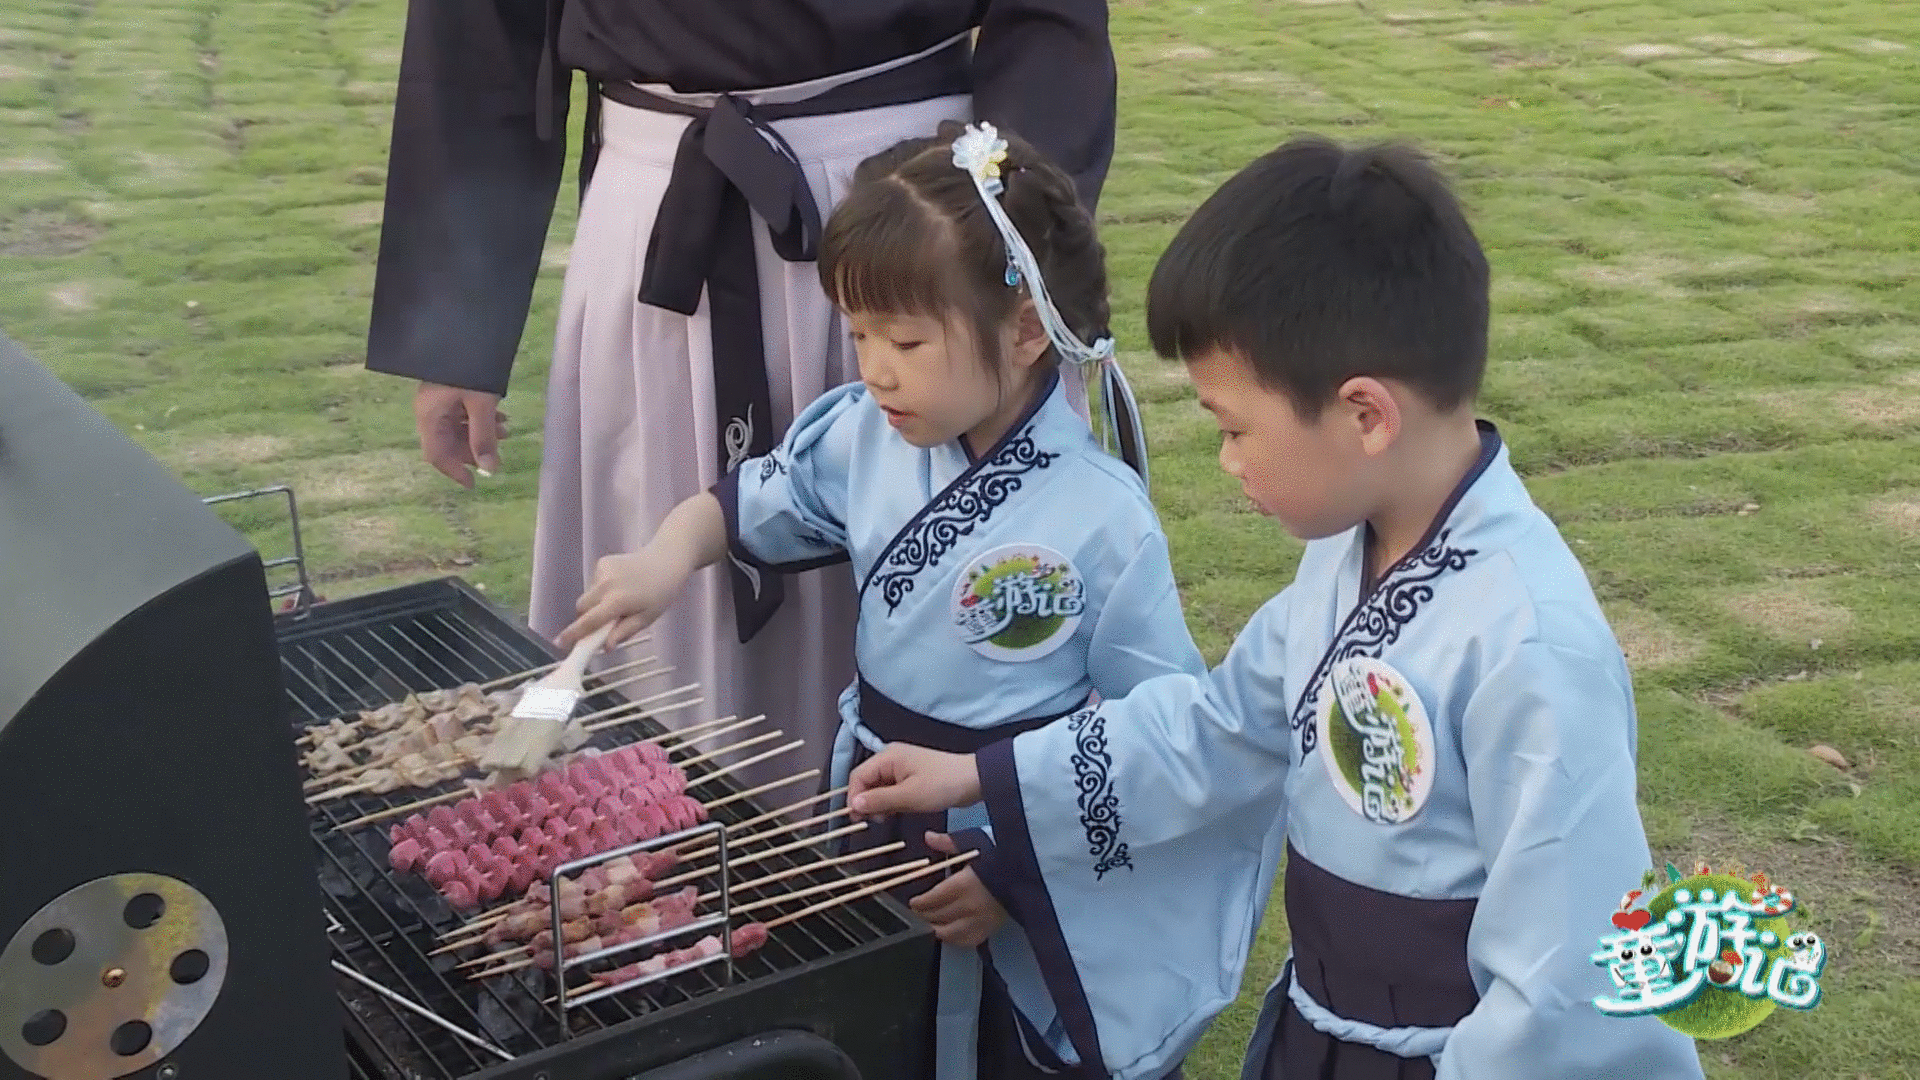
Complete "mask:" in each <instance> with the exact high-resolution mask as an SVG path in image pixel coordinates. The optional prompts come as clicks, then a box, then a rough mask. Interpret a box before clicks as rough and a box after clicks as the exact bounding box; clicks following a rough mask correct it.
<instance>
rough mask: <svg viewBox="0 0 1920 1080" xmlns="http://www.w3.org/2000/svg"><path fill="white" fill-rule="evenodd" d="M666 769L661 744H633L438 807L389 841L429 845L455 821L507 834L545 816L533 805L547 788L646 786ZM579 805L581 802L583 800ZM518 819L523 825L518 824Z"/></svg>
mask: <svg viewBox="0 0 1920 1080" xmlns="http://www.w3.org/2000/svg"><path fill="white" fill-rule="evenodd" d="M662 767H666V768H672V767H673V766H672V763H671V761H670V760H669V758H668V756H667V752H666V751H665V750H663V749H661V748H660V746H658V745H657V744H655V743H650V742H641V743H632V744H629V745H627V746H623V747H620V748H618V749H616V750H610V751H608V752H606V753H604V754H592V755H588V756H586V757H583V758H580V759H578V760H575V761H573V762H571V763H569V764H568V765H566V766H565V767H564V768H560V769H555V770H551V771H549V772H547V773H543V774H542V775H541V776H539V777H535V778H530V779H527V780H521V781H518V782H516V783H513V784H510V785H508V786H507V787H504V788H500V789H497V790H494V791H489V792H486V793H485V794H482V795H478V796H474V797H472V798H468V799H462V800H461V801H460V802H458V803H455V804H453V805H452V806H447V805H441V806H436V807H434V808H433V809H432V810H429V811H427V812H426V813H424V814H415V815H414V816H412V817H410V818H408V819H407V820H406V821H404V822H402V823H400V824H399V825H395V826H394V827H393V828H392V829H391V830H389V836H390V837H391V838H392V840H393V842H394V843H396V844H397V843H399V842H400V841H401V840H402V839H404V838H406V837H409V836H411V837H413V838H414V839H417V840H420V841H422V842H423V843H424V842H425V841H426V839H427V836H426V829H427V828H428V827H429V826H435V827H438V828H440V829H441V830H442V831H443V832H449V833H451V832H452V831H453V830H452V826H453V822H454V821H455V820H457V819H463V820H465V821H466V823H467V826H468V827H469V828H471V829H474V830H475V832H476V833H478V832H482V831H492V832H499V831H506V830H509V829H512V828H516V827H518V826H519V825H520V824H523V823H524V821H525V819H526V818H528V817H531V816H545V813H544V812H542V813H538V814H536V813H535V805H534V803H533V798H534V796H536V795H539V794H541V792H542V789H541V787H540V785H541V784H546V785H547V788H546V789H545V790H547V791H549V792H554V793H556V794H557V787H558V786H565V782H566V781H573V780H586V779H592V780H595V781H596V782H598V783H600V784H602V785H604V786H607V787H618V786H622V785H626V784H631V783H635V782H639V783H645V781H646V780H647V778H648V776H649V775H650V774H651V773H652V772H653V771H655V770H658V769H660V768H662ZM548 801H549V809H550V800H548ZM574 801H576V802H577V801H578V799H577V796H576V797H575V799H574ZM569 809H571V807H569ZM516 817H517V818H519V819H520V820H519V821H515V820H514V819H515V818H516ZM489 839H491V836H489Z"/></svg>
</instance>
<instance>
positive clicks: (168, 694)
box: [0, 337, 347, 1080]
mask: <svg viewBox="0 0 1920 1080" xmlns="http://www.w3.org/2000/svg"><path fill="white" fill-rule="evenodd" d="M265 590H266V577H265V573H264V570H263V568H262V564H261V560H260V558H259V556H258V555H257V554H256V553H255V552H254V551H253V549H252V548H251V547H250V546H249V545H248V544H247V543H246V541H245V540H244V539H243V538H242V537H241V536H240V535H239V534H237V533H236V532H234V531H233V530H232V529H231V528H229V527H227V526H226V525H225V524H224V523H222V522H221V520H220V519H219V518H218V517H217V516H216V515H215V514H214V513H213V512H211V511H210V510H208V509H207V508H206V507H205V506H204V505H202V503H201V501H200V499H199V498H198V497H197V496H195V495H194V494H193V493H192V492H190V491H188V490H187V489H186V488H184V487H182V486H181V485H180V483H179V482H178V481H177V480H175V479H174V478H173V477H172V476H170V475H168V474H167V472H166V471H165V470H164V469H163V468H162V467H161V466H160V465H159V464H158V463H157V462H155V461H154V460H153V458H151V457H150V456H148V455H147V454H146V453H145V452H144V451H142V450H141V449H139V448H138V447H137V446H135V445H133V444H132V443H131V442H129V441H128V440H127V439H126V438H124V437H123V436H122V435H121V434H120V433H119V432H118V431H117V430H115V429H114V428H113V426H112V425H111V424H109V423H108V422H107V421H106V420H105V419H104V418H102V417H101V416H99V415H98V414H97V413H95V412H94V411H93V410H92V409H90V408H89V407H88V406H87V405H86V404H85V403H84V402H83V401H81V399H80V398H78V397H77V396H76V395H74V394H73V393H72V392H71V391H70V390H68V389H67V388H66V387H65V386H63V385H62V384H61V383H60V382H59V381H58V380H57V379H55V378H54V377H53V375H52V374H51V373H49V372H48V371H47V370H46V369H44V368H43V367H41V366H40V365H39V364H37V363H35V362H33V361H32V360H29V359H28V358H27V357H26V356H25V355H24V354H23V353H21V352H20V350H19V349H18V348H17V347H16V346H15V345H14V344H13V343H12V342H11V341H8V340H7V339H6V338H4V337H0V882H3V883H4V887H0V948H4V947H5V946H6V945H7V943H8V941H9V940H10V939H13V938H15V937H16V935H17V933H18V932H20V931H21V930H22V928H23V927H27V926H28V924H29V923H30V922H31V921H33V920H36V919H40V920H48V919H51V920H52V922H51V923H48V924H46V926H47V927H50V928H51V929H53V930H59V931H65V932H66V933H68V934H70V935H71V940H72V944H71V947H70V948H71V951H70V952H69V953H68V954H67V955H66V956H65V957H64V959H62V960H60V961H59V962H58V963H56V964H52V965H41V964H38V963H37V961H30V962H27V963H25V964H22V965H19V966H15V967H11V968H7V969H5V970H0V1026H5V1027H6V1028H7V1029H8V1030H7V1031H5V1032H0V1036H6V1035H17V1034H18V1033H20V1032H21V1030H22V1027H23V1025H24V1024H26V1023H27V1022H28V1021H29V1020H30V1019H32V1018H33V1017H35V1016H38V1015H40V1014H41V1013H42V1012H44V1011H47V1010H52V1011H56V1012H59V1013H60V1014H61V1016H62V1017H63V1018H64V1020H63V1023H64V1024H65V1030H64V1032H62V1033H61V1034H60V1036H59V1037H58V1039H56V1040H55V1041H54V1042H53V1043H52V1044H49V1045H48V1046H46V1047H45V1049H46V1050H47V1051H48V1052H60V1053H65V1054H72V1055H77V1056H78V1057H79V1058H80V1059H84V1060H88V1061H99V1062H101V1064H100V1066H99V1068H101V1069H107V1068H109V1067H111V1068H114V1069H116V1070H118V1069H120V1068H123V1066H124V1063H125V1062H127V1061H129V1060H131V1061H133V1062H139V1061H141V1060H143V1058H142V1056H141V1055H140V1054H138V1053H137V1054H135V1055H133V1056H132V1057H131V1058H129V1057H128V1056H127V1055H121V1054H116V1053H114V1052H112V1050H111V1048H110V1047H109V1046H108V1045H107V1044H108V1042H109V1040H110V1030H102V1029H100V1028H99V1027H97V1026H95V1027H93V1028H88V1026H87V1025H86V1023H84V1022H83V1019H82V1018H83V1017H84V1016H86V1015H93V1016H95V1017H96V1018H99V1017H112V1018H114V1019H113V1020H112V1024H113V1025H114V1027H113V1028H112V1029H111V1030H117V1025H118V1024H120V1023H121V1022H123V1021H124V1022H127V1023H133V1022H140V1023H148V1024H149V1026H150V1027H151V1028H153V1029H154V1030H155V1039H156V1041H157V1042H159V1043H164V1042H165V1041H166V1039H165V1037H164V1032H165V1030H167V1029H168V1028H169V1023H170V1022H169V1021H168V1020H167V1019H165V1018H164V1017H163V1016H161V1015H159V1013H160V1012H163V1011H164V1009H163V1008H162V1006H160V1005H158V1004H156V1002H158V1001H159V1000H161V999H162V998H164V997H165V996H166V995H169V994H177V993H180V992H181V991H180V989H179V987H178V986H170V985H169V984H168V982H167V980H166V979H165V978H164V976H165V971H164V967H165V966H166V965H167V964H168V962H169V961H170V960H171V959H172V956H171V955H167V954H168V953H169V952H170V950H172V949H173V948H174V947H175V946H174V944H173V943H174V942H175V941H176V939H175V938H174V937H172V936H170V935H177V934H180V933H188V934H189V936H190V935H191V931H192V930H193V928H192V927H183V925H182V924H180V923H179V922H178V919H179V918H181V917H183V914H182V912H183V910H184V909H183V907H182V905H181V904H179V903H174V904H173V910H171V911H164V910H163V911H161V912H159V913H158V914H157V915H155V921H154V922H153V923H152V924H150V925H149V926H147V927H145V928H143V933H144V934H145V935H146V936H145V937H142V936H141V935H140V934H134V935H132V936H131V937H129V936H127V931H128V930H129V927H127V926H125V925H119V924H117V923H116V920H115V919H113V918H111V917H107V918H102V917H101V914H102V913H101V912H100V911H99V910H94V911H91V912H88V911H84V910H78V909H72V910H67V911H65V912H62V911H61V910H59V909H58V904H57V902H59V901H60V900H61V898H62V897H63V895H65V894H68V893H69V891H70V890H73V889H75V888H76V887H80V886H86V885H87V884H88V883H93V882H99V881H100V880H101V879H103V878H109V877H115V876H118V875H129V874H138V875H150V876H161V877H164V878H168V879H172V880H173V881H176V882H179V883H182V884H183V885H184V886H186V887H188V888H190V889H191V890H194V891H196V892H197V893H198V894H200V896H202V897H204V898H205V900H206V901H207V902H208V903H210V904H211V906H212V908H213V909H214V910H215V911H217V913H218V923H219V924H220V925H221V927H222V935H223V937H224V944H223V945H221V946H218V947H215V948H213V949H212V951H213V952H214V953H216V954H219V953H221V952H222V950H224V956H225V971H224V974H223V975H220V974H210V975H209V976H207V977H208V978H209V979H218V980H219V982H218V994H217V996H216V997H215V998H214V999H213V1001H212V1005H211V1008H210V1010H205V1011H204V1013H203V1015H204V1018H203V1019H200V1020H198V1021H197V1022H195V1023H193V1024H192V1025H191V1027H190V1029H189V1030H185V1031H180V1030H178V1028H179V1026H180V1025H179V1024H178V1023H177V1022H175V1023H174V1024H173V1030H174V1031H175V1033H176V1034H178V1035H179V1041H178V1045H177V1047H175V1048H173V1049H171V1050H170V1051H169V1052H167V1053H165V1054H163V1055H157V1056H158V1060H153V1061H150V1062H148V1063H147V1064H146V1066H145V1067H144V1068H141V1069H139V1070H138V1071H137V1072H136V1073H135V1075H138V1076H141V1077H148V1076H153V1075H155V1073H156V1071H157V1070H160V1069H162V1068H164V1069H166V1073H165V1075H178V1076H180V1077H181V1078H183V1080H192V1078H196V1077H199V1078H216V1077H219V1078H225V1077H254V1076H262V1075H268V1074H271V1075H273V1076H275V1077H276V1078H285V1080H339V1078H340V1077H342V1076H344V1075H346V1072H347V1064H346V1061H345V1057H344V1054H343V1051H342V1045H341V1040H340V1036H339V1034H338V1028H339V1024H340V1007H339V1004H338V1001H337V999H336V998H335V996H334V993H333V987H332V985H331V983H330V980H329V979H328V976H327V944H326V941H325V937H324V934H325V927H324V924H323V921H322V919H321V915H320V910H319V906H320V893H319V890H318V889H317V888H316V886H315V878H314V869H315V863H314V852H313V848H312V844H311V841H309V840H308V839H307V838H306V836H305V830H304V828H303V827H302V826H303V821H304V818H305V808H304V807H303V805H302V803H301V799H300V795H299V791H300V780H299V776H298V768H299V766H298V764H297V761H296V759H295V756H294V749H293V741H292V735H291V733H290V732H289V730H288V728H287V726H286V722H285V704H284V701H285V695H284V691H283V689H282V687H281V685H280V680H279V670H278V665H277V664H276V662H275V657H276V641H275V636H274V627H273V621H272V617H271V614H270V612H269V610H268V607H267V604H266V603H265V602H264V600H263V597H264V594H265ZM107 887H108V888H111V887H112V886H111V885H108V886H107ZM135 895H139V894H138V893H135ZM50 904H55V905H56V907H55V909H54V910H52V911H49V910H47V909H48V905H50ZM110 914H111V913H110ZM36 925H39V924H36ZM29 930H30V932H32V933H34V934H36V935H37V934H39V933H41V932H42V931H41V930H33V929H32V928H29ZM116 943H117V944H116ZM178 944H179V945H180V946H181V950H180V951H185V948H186V947H187V946H190V945H192V944H193V943H192V942H188V941H184V940H182V941H179V942H178ZM103 950H104V951H103ZM116 950H117V951H116ZM141 950H145V952H144V953H143V952H141ZM16 958H17V957H16ZM156 960H157V961H158V962H159V963H161V964H162V965H163V970H161V971H158V972H155V971H151V970H143V969H142V967H143V965H145V966H146V967H149V968H150V967H151V966H152V965H153V964H154V963H155V962H156ZM84 965H93V966H92V967H91V968H90V969H88V970H86V971H78V972H77V973H76V969H77V968H79V967H81V966H84ZM115 971H118V972H119V975H118V985H109V984H112V983H115V982H116V977H115V976H114V972H115ZM149 976H151V977H149ZM149 1045H150V1046H151V1045H154V1044H152V1043H150V1044H149ZM69 1060H73V1059H71V1058H70V1059H69ZM269 1062H271V1063H273V1068H271V1069H270V1070H265V1071H263V1070H262V1066H263V1065H264V1064H265V1063H269ZM89 1074H90V1073H89V1072H88V1071H79V1072H77V1073H75V1074H74V1075H78V1076H87V1075H89ZM33 1075H36V1074H35V1073H34V1072H30V1071H28V1070H27V1069H26V1068H25V1067H24V1066H23V1065H22V1064H20V1063H19V1062H18V1061H17V1060H15V1057H14V1056H13V1055H12V1054H10V1053H9V1054H0V1078H4V1080H27V1078H28V1077H31V1076H33ZM42 1075H44V1074H42ZM93 1075H98V1076H101V1077H103V1078H104V1077H110V1076H117V1075H120V1072H118V1071H101V1072H98V1073H97V1074H93Z"/></svg>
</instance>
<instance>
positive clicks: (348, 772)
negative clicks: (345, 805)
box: [301, 710, 766, 806]
mask: <svg viewBox="0 0 1920 1080" xmlns="http://www.w3.org/2000/svg"><path fill="white" fill-rule="evenodd" d="M607 711H612V710H607ZM652 715H653V714H652V713H647V712H640V711H637V710H636V711H634V712H632V713H629V714H628V715H626V716H622V717H619V718H617V719H613V720H608V721H606V722H605V723H601V724H595V725H594V726H593V727H592V728H590V729H587V730H588V731H590V732H593V731H605V730H606V729H608V728H612V727H619V726H620V725H622V724H631V723H633V722H635V721H637V720H645V719H647V718H649V717H650V716H652ZM732 719H733V717H731V716H729V717H726V718H724V719H721V720H709V721H707V722H705V723H701V724H695V725H693V726H692V727H690V728H686V729H683V730H687V731H693V730H697V729H700V728H708V727H713V726H714V725H715V724H724V723H726V722H727V721H729V720H732ZM764 719H766V717H765V716H764V715H762V716H760V717H757V718H756V719H753V720H746V721H742V722H740V723H737V724H734V725H732V726H731V727H726V728H722V729H721V731H734V730H738V729H739V728H743V727H747V726H749V725H751V724H757V723H759V722H760V721H761V720H764ZM720 733H721V732H720V731H715V732H709V733H708V734H706V735H702V736H700V737H699V738H697V739H689V740H686V742H682V743H680V744H677V745H674V746H669V747H667V749H668V750H670V751H679V750H682V749H685V748H686V745H687V743H688V742H702V741H704V740H706V739H711V738H713V737H714V736H715V735H718V734H720ZM677 734H679V732H668V733H667V734H666V735H657V736H654V737H653V738H650V739H640V740H638V741H639V742H652V743H660V744H662V745H663V746H664V745H665V743H666V740H667V738H668V737H669V736H672V735H677ZM391 764H392V762H390V761H383V760H382V761H370V762H367V763H366V764H365V765H358V766H355V767H354V768H351V769H343V770H341V771H340V772H337V773H328V774H327V775H326V776H318V777H314V778H313V779H311V780H308V781H306V782H305V783H303V784H302V785H301V787H302V788H311V787H314V786H317V785H325V784H331V783H335V782H337V781H340V780H346V779H350V778H352V777H354V776H359V775H361V774H363V773H366V772H370V771H372V770H373V769H376V768H382V767H385V766H389V765H391ZM447 764H450V765H459V766H462V767H463V768H465V767H467V766H472V765H477V764H479V762H478V761H476V760H474V759H473V758H471V757H468V756H467V755H465V754H461V755H458V756H456V757H454V758H453V759H451V760H450V761H449V762H447ZM371 786H372V785H371V784H366V783H363V784H352V785H348V786H347V787H343V788H327V789H326V790H325V791H322V792H319V793H318V794H309V796H308V797H307V805H309V806H311V805H313V804H314V803H317V802H325V801H328V800H331V799H336V798H339V797H341V796H345V795H353V794H357V793H359V792H362V791H367V790H369V789H370V788H371Z"/></svg>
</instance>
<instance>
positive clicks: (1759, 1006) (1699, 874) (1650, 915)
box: [1592, 864, 1827, 1039]
mask: <svg viewBox="0 0 1920 1080" xmlns="http://www.w3.org/2000/svg"><path fill="white" fill-rule="evenodd" d="M1667 873H1668V879H1669V880H1668V884H1667V887H1666V888H1665V889H1663V890H1661V891H1660V892H1659V893H1658V895H1655V896H1654V897H1652V898H1651V899H1650V900H1648V901H1647V905H1646V906H1645V907H1642V908H1636V907H1634V904H1635V903H1637V902H1638V901H1639V900H1640V899H1641V897H1642V896H1644V895H1645V890H1646V889H1649V888H1652V886H1653V885H1654V884H1655V883H1656V882H1657V875H1655V874H1652V873H1650V874H1649V875H1648V879H1647V880H1645V881H1643V883H1642V885H1643V887H1642V888H1641V889H1636V890H1634V891H1633V892H1630V893H1628V894H1627V895H1626V896H1625V897H1624V898H1622V900H1621V901H1620V910H1619V911H1616V912H1614V915H1613V925H1614V931H1615V932H1614V933H1611V934H1607V935H1605V936H1603V937H1601V939H1600V949H1599V951H1598V952H1595V953H1594V954H1593V957H1592V959H1593V962H1594V963H1595V964H1597V965H1599V966H1600V967H1603V968H1606V969H1607V973H1608V974H1609V975H1611V976H1612V977H1613V983H1614V989H1615V994H1614V996H1612V997H1605V996H1602V997H1597V998H1595V999H1593V1004H1594V1007H1595V1008H1597V1009H1599V1010H1600V1011H1601V1012H1603V1013H1605V1014H1607V1015H1608V1016H1658V1017H1660V1019H1661V1021H1662V1022H1663V1023H1665V1024H1666V1025H1667V1026H1668V1027H1671V1028H1673V1029H1674V1030H1676V1031H1679V1032H1682V1033H1684V1034H1686V1035H1689V1036H1691V1037H1693V1038H1696V1039H1725V1038H1729V1037H1731V1036H1734V1035H1738V1034H1740V1033H1741V1032H1743V1031H1748V1030H1751V1029H1752V1028H1753V1027H1754V1026H1756V1025H1757V1024H1759V1023H1760V1021H1762V1020H1764V1019H1766V1018H1767V1016H1768V1014H1770V1013H1771V1012H1773V1010H1774V1008H1775V1006H1779V1005H1784V1006H1786V1007H1787V1008H1789V1009H1800V1010H1806V1009H1811V1008H1813V1007H1814V1006H1815V1005H1817V1004H1819V1003H1820V993H1821V992H1820V982H1819V979H1820V973H1821V972H1822V971H1823V970H1824V969H1825V967H1826V962H1827V954H1826V946H1825V945H1824V944H1823V943H1822V942H1821V941H1820V938H1819V937H1818V936H1817V935H1815V934H1813V933H1811V932H1809V931H1798V932H1796V931H1795V930H1793V928H1792V927H1791V926H1789V925H1788V923H1787V920H1786V916H1787V915H1788V914H1789V913H1790V912H1792V911H1793V910H1794V900H1793V894H1792V893H1789V892H1787V891H1786V890H1785V889H1783V888H1781V887H1780V886H1778V885H1773V884H1770V883H1769V882H1768V881H1767V877H1766V875H1765V874H1755V875H1753V877H1752V878H1751V879H1748V878H1742V877H1740V876H1739V875H1738V874H1733V873H1718V874H1716V873H1713V872H1712V868H1711V867H1708V866H1706V865H1704V864H1702V865H1699V866H1696V867H1695V870H1694V873H1693V874H1692V875H1691V876H1688V877H1684V878H1683V877H1682V876H1681V874H1680V872H1679V871H1678V870H1677V869H1675V868H1674V867H1673V866H1672V865H1671V864H1669V865H1668V867H1667Z"/></svg>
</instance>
